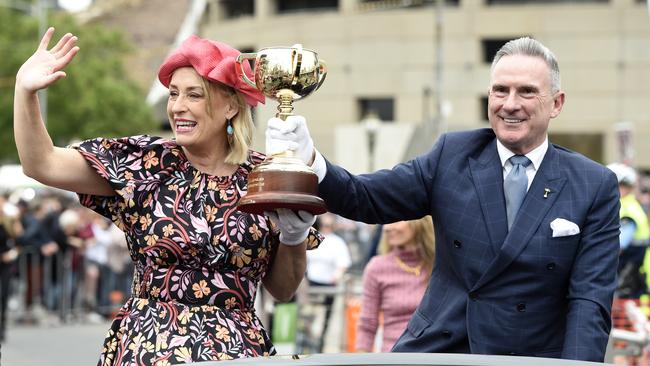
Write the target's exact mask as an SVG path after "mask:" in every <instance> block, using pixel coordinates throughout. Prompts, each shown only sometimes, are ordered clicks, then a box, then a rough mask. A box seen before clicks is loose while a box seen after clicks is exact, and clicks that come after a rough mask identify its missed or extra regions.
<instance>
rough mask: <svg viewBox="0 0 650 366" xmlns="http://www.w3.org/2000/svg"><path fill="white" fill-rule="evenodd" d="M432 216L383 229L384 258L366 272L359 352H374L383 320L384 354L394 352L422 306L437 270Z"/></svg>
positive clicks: (381, 256)
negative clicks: (434, 264) (434, 271)
mask: <svg viewBox="0 0 650 366" xmlns="http://www.w3.org/2000/svg"><path fill="white" fill-rule="evenodd" d="M434 241H435V239H434V236H433V224H432V222H431V216H425V217H423V218H421V219H419V220H413V221H399V222H395V223H392V224H387V225H384V226H383V234H382V239H381V242H380V243H379V252H380V255H378V256H375V257H373V258H372V259H371V260H370V262H368V265H367V266H366V268H365V270H364V273H363V298H362V302H361V314H360V315H359V323H358V324H359V327H358V330H357V342H356V349H357V351H358V352H371V351H372V349H373V344H374V341H375V336H376V334H377V329H378V327H379V323H380V318H381V317H383V335H382V342H381V351H382V352H388V351H390V350H391V348H392V347H393V345H394V344H395V342H396V341H397V338H398V337H399V336H400V335H401V334H402V332H404V329H406V324H407V323H408V321H409V319H410V318H411V315H413V312H414V311H415V309H416V308H417V306H418V305H419V304H420V300H421V299H422V296H423V295H424V290H425V289H426V287H427V283H428V280H429V277H430V276H431V271H432V269H433V258H434V254H435V249H434Z"/></svg>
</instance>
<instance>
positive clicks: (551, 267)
mask: <svg viewBox="0 0 650 366" xmlns="http://www.w3.org/2000/svg"><path fill="white" fill-rule="evenodd" d="M546 269H548V270H549V271H552V270H554V269H555V263H553V262H551V263H549V264H547V265H546Z"/></svg>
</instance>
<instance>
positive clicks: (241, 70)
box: [235, 53, 257, 89]
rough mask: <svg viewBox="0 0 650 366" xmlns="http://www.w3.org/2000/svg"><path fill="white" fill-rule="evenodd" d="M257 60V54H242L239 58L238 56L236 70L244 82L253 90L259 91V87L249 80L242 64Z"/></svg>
mask: <svg viewBox="0 0 650 366" xmlns="http://www.w3.org/2000/svg"><path fill="white" fill-rule="evenodd" d="M254 58H257V53H240V54H239V56H237V61H235V70H236V71H237V74H239V76H240V77H241V79H242V80H244V82H245V83H246V84H248V85H250V86H252V87H253V88H255V89H257V85H255V83H254V82H253V81H252V80H251V79H249V78H248V76H247V75H246V73H245V72H244V68H243V67H242V65H241V63H242V61H244V60H250V59H254Z"/></svg>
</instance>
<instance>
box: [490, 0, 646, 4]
mask: <svg viewBox="0 0 650 366" xmlns="http://www.w3.org/2000/svg"><path fill="white" fill-rule="evenodd" d="M485 1H486V3H487V4H488V5H519V4H521V5H525V4H544V3H545V4H561V3H566V4H571V3H573V4H579V3H607V2H609V0H485ZM644 1H645V0H644Z"/></svg>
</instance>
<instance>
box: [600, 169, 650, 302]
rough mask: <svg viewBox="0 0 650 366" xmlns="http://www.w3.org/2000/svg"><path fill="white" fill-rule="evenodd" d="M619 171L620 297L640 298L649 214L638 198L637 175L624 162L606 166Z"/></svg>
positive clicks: (649, 232)
mask: <svg viewBox="0 0 650 366" xmlns="http://www.w3.org/2000/svg"><path fill="white" fill-rule="evenodd" d="M607 167H608V168H609V169H610V170H611V171H613V172H614V174H616V179H617V180H618V190H619V192H620V194H621V209H620V217H621V233H620V235H619V242H620V247H621V250H620V255H619V259H618V287H617V289H616V291H617V295H618V297H620V298H635V299H636V298H639V296H641V294H643V293H644V292H645V291H646V284H645V282H646V281H645V280H644V279H643V276H642V274H641V265H642V264H643V258H644V256H645V253H646V248H647V247H648V244H650V225H648V216H647V215H646V213H645V211H644V210H643V207H642V206H641V204H640V203H639V201H638V200H637V199H636V186H637V174H636V171H635V170H634V169H633V168H632V167H629V166H627V165H625V164H621V163H612V164H609V165H608V166H607Z"/></svg>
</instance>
